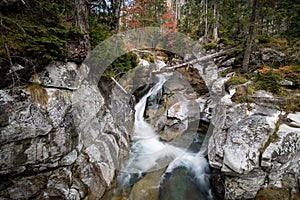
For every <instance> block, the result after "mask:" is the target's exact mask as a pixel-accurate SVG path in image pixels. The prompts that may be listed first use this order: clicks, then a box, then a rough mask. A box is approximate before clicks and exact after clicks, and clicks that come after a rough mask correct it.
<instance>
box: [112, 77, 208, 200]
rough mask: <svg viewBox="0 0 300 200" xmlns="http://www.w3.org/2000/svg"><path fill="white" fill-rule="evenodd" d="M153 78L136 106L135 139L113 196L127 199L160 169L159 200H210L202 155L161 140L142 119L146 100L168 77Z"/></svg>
mask: <svg viewBox="0 0 300 200" xmlns="http://www.w3.org/2000/svg"><path fill="white" fill-rule="evenodd" d="M156 76H157V78H158V82H157V83H156V84H155V85H154V86H153V87H152V88H151V89H150V91H149V92H148V93H147V94H146V95H145V96H143V98H142V99H141V100H140V101H139V102H138V103H137V104H136V106H135V111H136V112H135V124H134V135H133V141H132V145H131V149H130V154H129V159H128V161H127V162H126V164H125V165H124V166H123V168H122V169H121V170H120V172H119V174H118V177H117V189H116V191H117V192H115V195H114V196H115V197H116V196H118V197H120V196H123V197H124V196H125V197H127V198H128V197H129V194H130V190H131V188H132V186H133V185H134V184H136V183H137V182H138V181H139V180H141V179H142V178H143V177H144V176H145V175H146V174H147V173H150V172H155V171H158V170H161V169H163V170H164V171H163V174H162V176H161V178H160V183H159V185H160V186H159V189H158V191H159V196H158V199H172V200H176V199H178V200H179V199H180V200H183V199H189V200H190V199H213V198H212V195H211V190H210V184H209V167H208V163H207V160H206V159H205V158H204V157H203V155H202V154H201V151H199V150H198V152H196V153H195V152H192V151H190V150H186V148H182V147H180V146H179V147H178V146H174V145H172V144H170V143H168V142H165V141H162V140H160V138H159V136H158V135H157V134H156V133H155V132H154V130H153V128H152V127H151V125H150V124H149V123H147V122H146V121H145V119H144V113H145V109H146V104H147V99H148V98H149V97H151V96H153V95H155V94H157V93H158V92H159V91H161V89H162V87H163V84H164V83H165V82H166V81H167V79H168V77H170V74H167V73H164V74H158V75H156ZM199 152H200V153H199ZM125 191H126V192H125ZM131 196H132V195H131ZM149 199H150V198H149Z"/></svg>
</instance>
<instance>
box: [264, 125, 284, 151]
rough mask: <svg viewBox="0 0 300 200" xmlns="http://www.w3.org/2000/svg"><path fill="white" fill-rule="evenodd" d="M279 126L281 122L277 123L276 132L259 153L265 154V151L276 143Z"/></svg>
mask: <svg viewBox="0 0 300 200" xmlns="http://www.w3.org/2000/svg"><path fill="white" fill-rule="evenodd" d="M279 126H280V120H278V121H277V123H276V126H275V130H274V132H273V133H272V135H270V136H269V138H268V140H267V142H266V143H265V144H264V146H262V147H261V148H259V152H260V153H261V154H262V153H264V152H265V150H266V149H267V148H268V146H269V145H270V144H271V143H272V142H273V141H275V140H276V139H277V138H278V135H277V133H278V130H279Z"/></svg>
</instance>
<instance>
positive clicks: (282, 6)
mask: <svg viewBox="0 0 300 200" xmlns="http://www.w3.org/2000/svg"><path fill="white" fill-rule="evenodd" d="M147 26H156V27H161V28H164V29H165V30H170V31H175V32H177V31H178V32H180V33H184V34H186V35H187V36H189V37H191V38H193V39H195V40H199V43H201V44H202V45H203V46H202V47H203V48H204V49H205V50H207V51H208V52H215V51H218V50H220V49H227V48H230V47H235V48H236V49H237V51H235V54H234V55H229V57H230V56H236V57H237V58H238V59H237V62H236V63H235V68H238V69H241V71H243V72H249V71H251V70H253V68H255V69H256V68H257V67H261V68H263V67H264V66H251V63H249V62H250V55H251V52H252V51H253V50H254V49H255V48H257V47H260V46H263V47H268V48H273V49H276V50H280V51H282V52H284V53H286V54H288V55H290V59H288V60H286V61H285V62H283V63H266V65H270V67H272V68H280V67H284V66H287V65H290V66H292V69H293V71H292V72H293V73H299V63H300V59H299V48H300V41H299V38H300V35H299V34H300V2H298V1H292V0H284V1H279V0H272V1H270V0H261V1H258V0H251V1H243V0H220V1H217V0H211V1H209V0H190V1H184V0H167V1H166V0H129V1H127V0H6V1H3V2H2V3H0V32H1V40H0V66H1V69H0V74H1V77H5V78H4V80H3V81H1V83H0V87H2V88H3V87H12V86H16V85H17V86H18V85H22V84H25V83H26V82H27V81H28V79H29V78H30V77H31V76H32V75H33V74H35V73H37V72H38V71H39V70H41V69H43V68H44V67H45V66H47V65H48V64H49V63H51V62H53V61H74V62H78V63H80V62H82V61H83V60H84V58H85V56H86V55H87V54H88V52H89V51H90V50H91V49H93V48H94V47H95V46H97V45H98V44H99V43H100V42H101V41H103V40H105V39H106V38H108V37H109V36H111V35H113V34H115V33H118V32H122V31H126V30H130V29H132V28H140V27H147ZM170 42H173V41H171V40H170ZM75 49H76V50H75ZM78 49H79V50H78ZM135 64H136V62H135V57H134V55H131V54H126V55H124V56H122V57H121V58H120V59H118V60H117V61H116V62H115V63H114V64H113V65H112V66H111V67H110V69H109V70H110V73H109V74H110V75H111V76H114V75H116V74H118V73H120V72H122V71H126V70H128V69H130V68H132V67H134V66H135ZM249 64H250V65H249ZM18 66H22V70H19V71H16V70H14V69H15V68H18Z"/></svg>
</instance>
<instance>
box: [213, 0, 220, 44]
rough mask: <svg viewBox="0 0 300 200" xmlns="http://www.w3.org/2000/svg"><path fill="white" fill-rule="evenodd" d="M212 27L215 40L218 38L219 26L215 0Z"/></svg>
mask: <svg viewBox="0 0 300 200" xmlns="http://www.w3.org/2000/svg"><path fill="white" fill-rule="evenodd" d="M214 19H215V23H214V29H213V40H214V41H215V42H217V40H218V28H219V11H218V7H217V1H216V0H214Z"/></svg>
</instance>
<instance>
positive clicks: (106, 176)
mask: <svg viewBox="0 0 300 200" xmlns="http://www.w3.org/2000/svg"><path fill="white" fill-rule="evenodd" d="M87 73H88V68H87V66H78V65H76V64H75V63H55V64H52V65H49V66H48V67H47V68H46V70H45V71H44V72H41V73H40V74H39V75H38V77H36V79H35V80H33V81H34V82H36V81H37V82H40V83H43V87H44V89H45V90H46V92H47V95H48V102H47V104H46V105H40V104H39V103H37V102H35V101H33V98H32V93H29V92H26V91H25V90H23V89H14V90H0V108H1V114H0V133H1V134H0V144H1V146H0V158H1V159H0V198H8V199H30V198H37V199H47V198H57V199H84V198H90V199H100V198H101V196H102V195H103V193H104V191H105V189H106V188H107V187H109V186H110V184H111V182H112V181H113V178H114V175H115V170H116V169H117V168H118V165H119V164H121V162H120V160H122V159H123V157H124V156H125V155H126V153H127V150H128V147H129V134H130V130H131V129H130V128H131V124H132V119H133V116H132V115H133V112H132V111H131V108H130V106H129V104H128V102H129V97H127V96H124V95H120V91H118V89H117V88H115V89H114V90H113V91H112V100H111V104H112V105H118V110H119V112H121V113H122V115H120V114H119V112H115V111H114V110H112V109H113V108H112V107H114V106H112V105H106V104H105V102H104V98H103V97H102V95H101V94H100V93H99V90H98V88H97V87H96V86H94V85H91V84H90V83H89V82H88V81H87V80H83V79H84V77H86V75H87ZM112 112H114V113H113V114H112ZM121 117H122V118H126V119H127V120H121V119H120V118H121ZM116 121H122V123H120V124H116V123H115V122H116Z"/></svg>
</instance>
